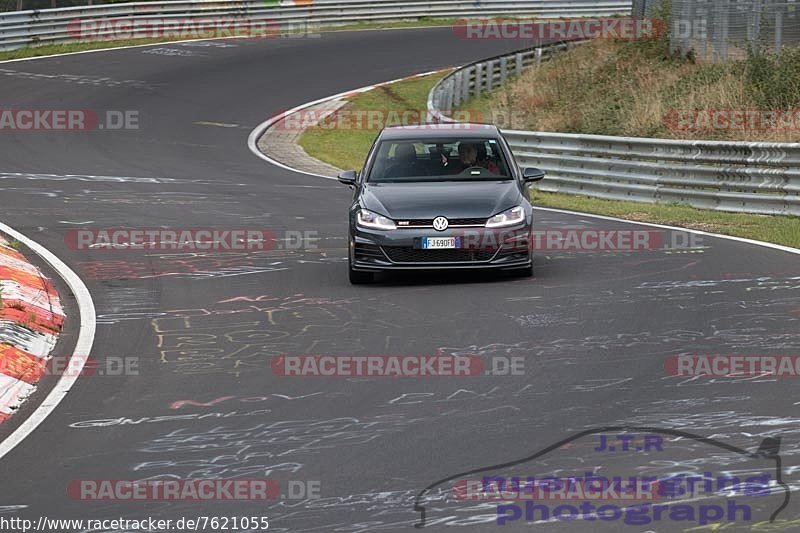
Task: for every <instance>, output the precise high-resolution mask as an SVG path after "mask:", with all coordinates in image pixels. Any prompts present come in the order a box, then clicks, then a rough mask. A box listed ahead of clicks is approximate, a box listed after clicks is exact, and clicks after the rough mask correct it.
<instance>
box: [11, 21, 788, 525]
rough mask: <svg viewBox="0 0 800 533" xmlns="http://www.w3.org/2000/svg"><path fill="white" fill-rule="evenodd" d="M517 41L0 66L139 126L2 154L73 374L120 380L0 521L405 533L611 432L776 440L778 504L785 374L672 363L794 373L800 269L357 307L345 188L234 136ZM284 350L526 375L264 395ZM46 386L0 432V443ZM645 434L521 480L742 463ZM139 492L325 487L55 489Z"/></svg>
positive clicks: (19, 473) (668, 270) (435, 280)
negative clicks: (453, 487) (473, 490)
mask: <svg viewBox="0 0 800 533" xmlns="http://www.w3.org/2000/svg"><path fill="white" fill-rule="evenodd" d="M522 45H524V43H519V42H504V41H500V40H497V41H486V42H470V41H464V40H461V39H457V38H455V37H454V36H453V34H452V31H451V30H449V29H446V28H440V29H422V30H405V31H383V32H379V31H375V32H345V33H332V34H324V35H323V36H322V37H320V38H316V39H311V38H305V39H288V38H286V39H275V40H268V41H259V40H240V41H216V42H203V43H185V44H162V45H154V46H149V47H142V48H132V49H126V50H116V51H108V52H101V53H90V54H79V55H70V56H63V57H56V58H46V59H39V60H34V61H22V62H10V63H4V64H0V80H2V82H0V93H1V94H2V100H1V101H2V102H3V104H2V107H6V108H16V109H41V108H48V109H87V108H88V109H95V110H134V111H137V112H138V116H139V129H137V130H126V131H108V130H104V131H89V132H16V133H14V132H2V133H1V134H0V135H1V136H2V145H1V146H2V148H1V149H0V191H2V192H1V193H0V194H2V196H0V198H2V221H3V222H5V223H7V224H9V225H11V226H12V227H14V228H16V229H18V230H19V231H21V232H23V233H24V234H26V235H27V236H29V237H31V238H32V239H34V240H36V241H38V242H39V243H41V244H43V245H45V246H46V247H47V248H49V249H50V250H52V251H53V252H54V253H55V254H56V255H57V256H58V257H60V258H61V259H62V260H64V261H65V262H66V263H67V264H68V265H69V266H70V267H71V268H72V269H73V270H75V272H77V273H78V274H79V275H80V276H81V277H82V278H83V279H84V281H85V283H86V284H87V286H88V287H89V290H90V292H91V294H92V297H93V299H94V302H95V306H96V308H97V314H98V319H97V320H98V330H97V336H96V339H95V344H94V349H93V353H92V355H93V356H94V357H95V358H97V359H98V360H99V361H102V360H104V359H105V358H112V357H113V358H138V375H131V374H133V373H132V372H131V373H129V375H124V376H110V375H102V376H101V375H87V376H82V377H81V378H80V379H79V380H78V381H77V384H76V385H75V387H74V388H73V389H72V390H71V391H70V393H69V394H68V396H67V397H66V398H65V400H64V401H63V402H62V403H61V404H60V406H59V407H58V408H57V409H56V410H55V411H54V412H53V413H52V414H51V415H50V416H49V417H48V418H47V419H46V420H45V421H44V422H43V423H42V424H41V425H40V426H39V428H38V429H36V431H34V432H33V433H32V434H31V435H29V436H28V437H27V438H26V439H25V440H24V441H23V442H22V443H21V444H20V445H19V446H17V447H16V448H15V449H14V450H13V451H11V452H10V453H8V454H7V455H6V456H5V457H3V458H2V460H0V476H2V479H3V483H2V484H0V517H6V518H8V517H24V518H31V519H34V520H35V519H38V517H41V516H46V517H49V518H82V519H102V518H120V517H123V518H130V519H143V518H147V517H157V518H164V519H167V518H170V519H178V518H181V517H189V518H196V517H197V516H218V517H244V516H248V517H250V516H253V517H260V516H267V517H269V523H270V530H274V531H291V532H310V531H314V532H351V533H355V532H367V531H384V530H386V531H389V530H407V531H410V530H412V529H413V524H414V523H416V522H417V521H418V520H419V517H420V515H419V513H418V512H416V511H415V509H414V504H415V498H416V497H417V495H418V493H419V492H420V491H422V490H423V489H425V488H426V487H429V486H434V485H435V484H436V483H437V482H438V481H440V480H443V479H446V478H448V477H451V476H457V475H460V474H461V473H466V472H470V471H472V470H476V469H481V468H483V467H489V466H491V465H498V464H501V463H506V462H513V461H517V460H520V459H523V458H526V457H528V456H531V455H534V454H536V453H537V452H539V451H541V450H545V449H547V448H548V446H551V445H553V444H554V443H558V442H559V441H562V440H564V439H569V438H570V437H571V436H574V435H576V434H577V433H579V432H582V431H589V430H593V429H597V428H603V427H606V426H635V427H638V428H643V427H644V428H652V430H651V431H649V432H650V433H653V434H657V433H658V431H659V430H680V431H685V432H690V433H692V434H695V435H698V436H701V437H710V438H713V439H715V441H718V442H721V443H724V444H726V445H728V446H733V447H736V448H741V449H743V450H749V451H755V450H756V449H758V447H759V445H760V444H761V442H762V440H763V439H765V438H780V439H781V442H780V449H779V455H780V458H781V460H782V462H781V468H782V475H783V481H784V482H785V483H788V484H790V485H795V484H797V483H798V480H800V457H798V452H800V441H798V436H800V417H798V408H797V404H798V403H799V402H800V400H798V395H797V390H798V389H797V387H798V385H797V378H780V379H776V378H772V377H766V378H742V379H712V378H697V379H694V378H679V377H674V376H671V375H669V374H668V373H667V372H665V369H664V364H665V363H664V361H665V359H666V358H667V357H669V356H671V355H675V354H774V355H798V353H800V327H798V325H800V262H799V261H798V257H797V256H796V255H792V254H790V253H787V252H783V251H780V250H773V249H769V248H765V247H759V246H755V245H751V244H746V243H740V242H735V241H732V240H723V239H719V238H714V237H703V238H702V242H700V243H697V246H695V247H693V248H691V249H685V250H671V251H664V250H651V251H642V252H636V253H618V252H613V251H609V252H603V253H585V252H584V253H578V252H572V251H563V252H559V251H555V252H548V253H540V254H539V255H538V256H537V258H536V262H535V277H534V278H530V279H513V278H508V277H503V276H496V275H492V274H481V273H479V274H457V275H456V274H437V275H434V276H423V275H411V274H408V275H401V276H394V277H390V278H386V279H383V280H382V281H381V282H380V283H377V284H375V285H368V286H358V287H354V286H351V285H350V284H349V283H348V281H347V264H346V248H345V245H346V241H345V238H344V237H345V234H346V210H347V206H348V202H349V200H350V197H351V193H350V192H349V191H348V189H347V188H346V187H344V186H341V185H339V184H338V183H336V182H335V181H332V180H324V179H319V178H314V177H310V176H305V175H301V174H296V173H292V172H289V171H285V170H282V169H279V168H276V167H273V166H271V165H269V164H267V163H265V162H264V161H262V160H260V159H259V158H257V157H255V156H254V155H253V154H252V153H251V152H250V151H249V150H248V148H247V142H246V141H247V136H248V134H249V132H250V131H251V130H252V129H253V128H255V127H256V126H257V125H258V124H259V123H261V122H263V121H264V120H266V119H267V118H269V117H270V116H272V115H274V114H276V113H278V112H280V111H282V110H285V109H288V108H291V107H293V106H296V105H299V104H302V103H304V102H307V101H311V100H315V99H318V98H322V97H325V96H328V95H331V94H334V93H339V92H342V91H346V90H349V89H354V88H357V87H362V86H365V85H369V84H373V83H377V82H381V81H385V80H389V79H394V78H398V77H402V76H406V75H410V74H414V73H418V72H423V71H429V70H433V69H438V68H443V67H447V66H453V65H458V64H463V63H466V62H469V61H472V60H476V59H479V58H481V57H487V56H491V55H496V54H498V53H501V52H503V51H507V50H510V49H513V48H514V47H520V46H522ZM154 49H158V50H160V51H159V52H156V53H153V50H154ZM536 223H537V225H538V226H539V227H540V228H549V229H573V228H583V229H602V228H606V229H609V228H615V229H631V228H636V226H631V225H630V224H623V223H620V222H615V221H610V220H602V219H597V218H591V217H587V216H582V215H579V214H565V213H556V212H551V211H538V212H537V220H536ZM81 227H93V228H119V227H135V228H160V227H163V228H198V227H213V228H222V229H225V228H242V227H246V228H251V227H260V228H269V229H270V230H271V231H273V232H274V233H275V234H277V235H283V234H284V232H286V231H290V232H306V231H308V232H317V233H316V234H315V235H316V236H317V237H319V239H320V240H319V241H318V248H317V249H313V248H311V247H309V248H307V249H299V250H294V249H284V250H278V249H276V250H272V251H269V252H240V253H233V252H215V253H200V254H197V253H195V254H191V253H179V252H154V251H139V252H134V251H107V250H101V249H97V250H92V251H83V250H75V249H72V248H71V247H70V246H68V245H67V244H66V243H65V236H66V235H67V233H68V231H70V230H72V229H76V228H81ZM645 229H648V228H645ZM649 229H653V228H649ZM667 235H669V232H667ZM53 276H54V277H56V276H55V275H54V274H53ZM61 289H62V290H64V288H63V287H61ZM62 300H63V301H65V303H66V304H67V305H68V308H67V311H68V313H69V318H71V319H72V320H71V321H70V322H69V324H68V328H67V330H66V331H65V335H64V336H63V341H62V345H60V346H59V347H58V349H60V350H62V352H61V353H71V352H70V351H69V350H70V348H71V347H70V342H71V341H72V342H74V332H75V331H76V330H77V326H78V324H77V323H76V321H75V317H76V316H77V310H76V309H75V306H74V300H73V299H72V298H70V295H69V294H62ZM70 302H73V303H72V304H71V307H69V305H70ZM301 354H359V355H429V354H451V355H459V354H461V355H478V356H481V357H483V358H487V359H486V360H489V361H494V363H493V364H497V365H502V362H503V361H505V360H508V361H511V358H522V360H523V361H524V372H522V373H517V374H516V375H480V376H472V377H446V378H445V377H433V378H419V379H412V378H402V379H392V378H303V377H281V376H279V375H276V373H275V372H273V370H272V368H271V366H270V363H271V361H272V359H273V357H277V356H279V355H301ZM492 357H494V358H495V359H491V358H492ZM498 357H499V358H500V359H498ZM500 373H501V372H498V374H500ZM46 390H47V383H45V384H44V385H42V386H40V389H39V391H38V392H37V394H36V396H34V397H33V398H32V399H31V400H30V401H29V402H27V403H26V404H25V405H24V407H23V409H22V412H20V413H19V414H17V415H15V417H14V418H12V421H11V422H9V423H7V424H4V425H3V426H1V427H0V438H4V437H6V436H7V435H8V434H9V433H10V432H11V431H12V430H13V429H14V427H16V426H17V425H18V424H19V423H20V422H22V420H24V418H25V417H26V416H28V415H29V414H30V413H31V412H33V410H34V409H35V408H36V405H37V403H38V402H39V401H40V400H41V398H42V397H43V396H44V394H45V393H46ZM159 417H161V418H159ZM167 417H172V418H167ZM614 431H618V430H614ZM665 439H666V441H665V444H664V447H663V451H652V450H651V451H650V452H649V453H636V452H628V453H620V452H617V453H613V452H611V453H602V452H597V451H595V450H594V448H595V447H597V445H598V440H597V438H596V437H595V436H593V435H590V434H587V435H586V436H583V437H581V438H580V439H578V440H577V441H572V442H569V443H568V444H566V445H564V446H561V447H558V448H557V449H556V450H554V451H553V452H552V453H548V454H545V456H543V457H541V459H540V460H538V461H539V462H532V463H531V465H534V464H535V466H529V467H524V465H523V466H522V467H520V468H519V469H518V470H517V471H516V472H517V475H523V474H524V475H534V474H539V473H541V472H552V473H556V474H555V475H559V476H567V475H569V474H570V473H583V472H586V471H593V472H599V473H604V472H611V471H615V470H614V469H628V470H629V471H631V472H634V473H636V474H641V475H645V474H648V475H653V474H655V475H661V474H665V473H669V472H672V473H675V472H677V473H680V472H688V473H691V472H706V471H713V472H714V473H715V475H716V474H717V473H724V472H728V473H730V472H744V471H745V470H747V469H750V468H752V469H756V470H757V469H758V468H760V467H759V466H758V465H749V462H752V461H754V460H755V459H753V457H749V458H745V457H744V456H741V458H740V459H737V458H736V457H735V455H736V454H731V452H730V450H727V451H726V450H723V449H721V448H718V447H715V446H713V445H711V444H709V443H708V442H704V441H697V440H692V439H690V438H678V437H676V436H674V435H673V436H669V435H666V436H665ZM773 451H775V450H773ZM761 462H762V463H769V461H767V460H766V459H762V460H761ZM748 465H749V466H748ZM762 466H763V465H762ZM525 468H527V469H525ZM763 468H768V466H763ZM776 475H777V474H776ZM462 477H469V476H462ZM145 478H150V479H186V478H224V479H230V478H240V479H251V478H274V479H277V480H280V482H281V483H285V482H288V481H289V480H294V481H297V480H301V481H304V482H313V483H318V484H319V496H320V498H315V499H303V498H299V499H288V497H284V498H278V499H276V500H274V501H270V502H268V503H266V504H265V503H264V502H244V501H210V502H193V501H84V500H80V499H75V498H73V497H71V496H70V495H69V494H68V492H67V487H68V485H69V483H70V481H72V480H85V479H95V480H101V479H102V480H126V479H145ZM313 483H312V484H313ZM281 486H282V487H283V486H284V485H281ZM434 493H435V489H434V491H433V492H429V493H428V494H429V495H430V494H434ZM284 496H287V495H286V494H284ZM784 496H785V494H784V493H783V492H779V493H778V494H777V495H770V496H768V497H764V498H761V499H760V500H759V502H758V505H756V506H755V507H754V508H753V518H752V521H753V522H756V521H765V520H769V518H770V515H771V514H772V512H773V511H775V509H776V508H778V507H780V506H781V505H782V502H783V501H784ZM426 514H427V521H428V522H427V525H428V526H429V527H428V530H430V531H444V530H445V529H447V530H448V531H451V530H452V531H461V530H463V531H492V530H495V529H499V531H505V530H513V531H518V530H525V531H528V530H530V529H531V528H534V527H535V528H537V529H543V530H547V529H548V528H549V529H550V530H554V531H619V530H620V529H622V530H624V531H632V532H635V533H640V532H643V531H657V532H663V531H684V530H690V529H691V528H693V527H697V526H698V524H697V522H690V521H686V522H681V521H676V520H662V521H661V522H659V523H653V524H650V525H625V524H622V523H621V522H620V520H616V521H612V520H609V521H593V522H587V521H574V522H568V521H559V522H551V523H550V524H547V525H545V524H538V525H533V526H532V525H531V524H526V523H525V521H524V520H518V521H514V522H509V523H507V524H506V525H504V526H499V525H496V524H495V523H494V517H495V512H494V507H493V506H492V505H490V504H483V505H477V504H474V503H471V502H463V501H461V502H453V501H449V502H444V501H440V500H435V499H432V500H431V501H429V502H428V503H427V505H426ZM797 519H798V504H797V502H796V501H795V500H794V499H793V500H791V501H790V502H789V505H788V507H787V508H785V509H783V510H782V511H781V513H780V515H779V517H778V521H779V522H780V521H784V522H785V523H784V525H783V527H782V530H785V531H797V529H796V528H797V527H798V525H797V523H790V522H786V521H789V520H797ZM734 526H735V527H731V528H730V530H749V529H750V527H749V525H748V523H747V522H742V523H740V524H734ZM454 528H455V529H454ZM230 529H232V530H241V531H248V529H247V528H230ZM117 530H118V531H123V530H121V529H115V531H117ZM695 530H698V531H699V530H701V529H695ZM726 530H727V529H726ZM103 531H112V529H104V530H103Z"/></svg>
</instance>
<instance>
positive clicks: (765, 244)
mask: <svg viewBox="0 0 800 533" xmlns="http://www.w3.org/2000/svg"><path fill="white" fill-rule="evenodd" d="M533 208H534V209H536V210H538V211H552V212H553V213H564V214H567V215H575V216H582V217H591V218H599V219H602V220H612V221H614V222H625V223H627V224H638V225H640V226H650V227H651V228H661V229H669V230H674V231H685V232H686V233H694V234H695V235H703V236H706V237H714V238H717V239H727V240H729V241H736V242H743V243H746V244H752V245H755V246H763V247H765V248H772V249H773V250H780V251H782V252H789V253H790V254H800V249H798V248H792V247H791V246H783V245H782V244H773V243H771V242H764V241H757V240H754V239H746V238H744V237H734V236H733V235H722V234H720V233H709V232H707V231H701V230H697V229H689V228H681V227H678V226H667V225H664V224H654V223H652V222H637V221H636V220H626V219H624V218H617V217H609V216H606V215H593V214H591V213H584V212H582V211H568V210H566V209H555V208H552V207H537V206H533Z"/></svg>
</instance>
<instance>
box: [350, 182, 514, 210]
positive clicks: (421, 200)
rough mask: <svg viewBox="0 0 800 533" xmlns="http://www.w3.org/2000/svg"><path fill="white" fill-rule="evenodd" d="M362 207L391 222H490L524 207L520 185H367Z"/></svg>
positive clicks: (473, 183)
mask: <svg viewBox="0 0 800 533" xmlns="http://www.w3.org/2000/svg"><path fill="white" fill-rule="evenodd" d="M361 201H362V205H363V206H364V207H365V208H367V209H369V210H370V211H375V212H377V213H380V214H382V215H385V216H388V217H389V218H393V219H397V220H402V219H412V218H435V217H437V216H443V217H447V218H489V217H491V216H494V215H496V214H497V213H500V212H501V211H505V210H506V209H510V208H512V207H514V206H517V205H519V204H520V203H522V195H521V194H520V191H519V188H518V187H517V182H516V181H515V180H505V181H474V182H468V181H436V182H427V183H367V184H366V185H364V189H363V190H362V192H361Z"/></svg>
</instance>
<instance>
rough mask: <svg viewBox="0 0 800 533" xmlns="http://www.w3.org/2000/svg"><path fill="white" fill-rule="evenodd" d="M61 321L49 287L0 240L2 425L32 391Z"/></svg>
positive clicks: (41, 275) (61, 314) (60, 314)
mask: <svg viewBox="0 0 800 533" xmlns="http://www.w3.org/2000/svg"><path fill="white" fill-rule="evenodd" d="M64 317H65V315H64V310H63V308H62V307H61V301H60V300H59V298H58V293H57V292H56V290H55V288H54V287H53V284H52V282H51V281H50V280H49V279H47V278H46V277H44V275H43V274H42V273H41V272H40V271H39V269H38V268H36V267H35V266H34V265H32V264H30V263H29V262H27V261H26V259H25V257H24V256H23V255H22V254H21V253H19V252H18V251H16V250H15V249H14V248H12V247H11V246H10V244H9V242H8V241H7V240H5V239H4V238H3V237H1V236H0V423H3V422H4V421H6V420H7V419H8V418H9V417H10V416H11V415H12V414H14V412H15V411H16V410H17V409H18V408H19V406H20V404H22V402H23V401H25V399H26V398H27V397H28V396H30V395H31V393H32V392H33V391H34V390H35V388H36V383H37V382H38V381H39V380H40V379H41V377H42V376H43V375H44V373H45V370H46V366H47V361H48V359H49V358H50V357H51V352H52V351H53V348H55V345H56V341H57V340H58V334H59V332H60V331H61V328H62V326H63V325H64Z"/></svg>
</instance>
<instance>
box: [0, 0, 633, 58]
mask: <svg viewBox="0 0 800 533" xmlns="http://www.w3.org/2000/svg"><path fill="white" fill-rule="evenodd" d="M630 9H631V0H434V1H432V2H430V1H425V0H403V1H397V0H345V1H332V0H314V1H313V3H312V2H311V1H297V2H295V1H293V0H280V1H278V0H223V1H218V0H184V1H174V2H138V3H128V4H107V5H98V6H85V7H71V8H63V9H42V10H32V11H15V12H10V13H0V50H13V49H15V48H20V47H24V46H32V45H40V44H53V43H64V42H71V41H75V40H76V39H77V36H76V35H75V31H74V25H75V23H76V21H79V20H81V19H116V21H117V23H118V22H119V19H126V20H130V21H145V20H147V19H160V18H166V17H176V18H177V17H180V18H182V19H192V18H195V19H202V18H208V17H229V18H237V17H238V18H243V19H245V18H247V19H267V20H269V21H271V22H273V23H275V24H280V25H289V26H291V25H302V24H306V25H341V24H350V23H358V22H393V21H401V20H408V19H417V18H421V17H428V18H460V17H488V16H492V15H503V16H516V15H530V16H536V17H542V18H548V17H549V18H552V17H585V16H593V17H597V16H612V15H618V14H621V15H624V14H629V13H630Z"/></svg>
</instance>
